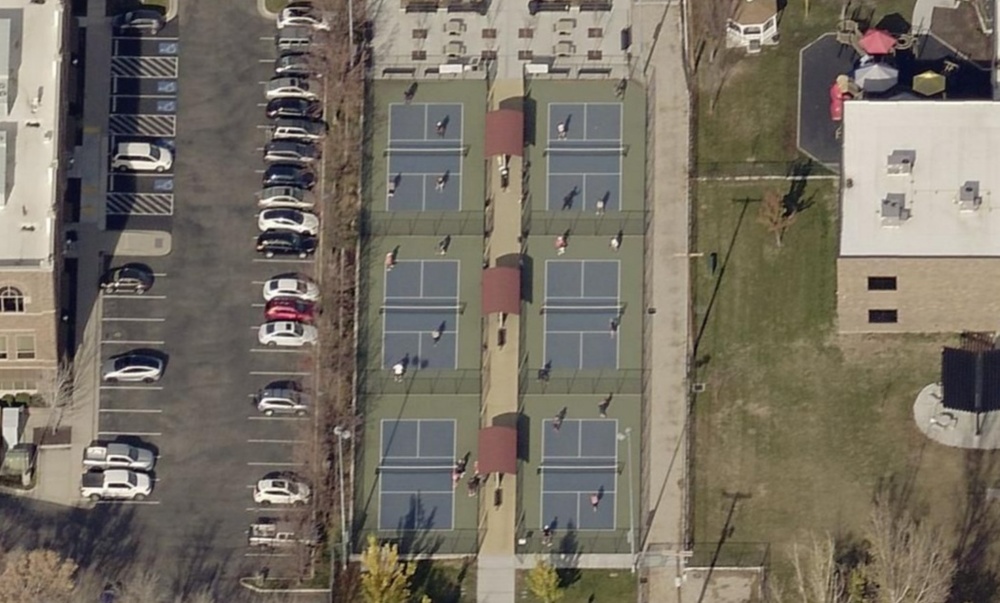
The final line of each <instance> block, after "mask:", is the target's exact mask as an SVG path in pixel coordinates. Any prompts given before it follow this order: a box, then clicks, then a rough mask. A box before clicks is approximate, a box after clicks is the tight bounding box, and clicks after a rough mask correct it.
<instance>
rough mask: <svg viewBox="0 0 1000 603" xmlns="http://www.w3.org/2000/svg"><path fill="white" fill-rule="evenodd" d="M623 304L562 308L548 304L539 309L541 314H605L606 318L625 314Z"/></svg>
mask: <svg viewBox="0 0 1000 603" xmlns="http://www.w3.org/2000/svg"><path fill="white" fill-rule="evenodd" d="M626 305H627V304H624V303H621V304H618V305H617V306H560V305H554V304H546V305H544V306H542V307H541V308H540V309H539V312H538V313H539V314H558V313H563V314H603V315H605V316H608V315H613V316H621V315H622V314H624V313H625V306H626Z"/></svg>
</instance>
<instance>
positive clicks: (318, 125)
mask: <svg viewBox="0 0 1000 603" xmlns="http://www.w3.org/2000/svg"><path fill="white" fill-rule="evenodd" d="M325 135H326V124H325V123H323V122H321V121H312V120H308V119H292V118H278V119H276V120H274V126H273V127H272V128H271V138H272V139H274V140H288V139H292V140H306V141H311V140H319V139H320V138H323V136H325Z"/></svg>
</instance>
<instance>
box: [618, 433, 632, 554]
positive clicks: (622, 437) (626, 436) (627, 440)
mask: <svg viewBox="0 0 1000 603" xmlns="http://www.w3.org/2000/svg"><path fill="white" fill-rule="evenodd" d="M617 438H618V441H619V442H621V441H622V440H625V444H626V445H627V446H628V448H627V450H628V456H627V457H625V464H626V465H628V546H629V553H630V554H631V555H632V563H631V567H632V573H633V574H634V573H635V565H636V563H635V500H634V497H635V493H634V490H635V488H634V487H633V484H632V428H631V427H626V428H625V433H619V434H618V435H617Z"/></svg>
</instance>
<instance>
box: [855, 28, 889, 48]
mask: <svg viewBox="0 0 1000 603" xmlns="http://www.w3.org/2000/svg"><path fill="white" fill-rule="evenodd" d="M860 44H861V48H863V49H864V51H865V52H867V53H868V54H889V53H890V52H892V49H893V48H895V47H896V38H894V37H892V34H890V33H888V32H886V31H882V30H881V29H869V30H868V31H866V32H865V35H863V36H861V42H860Z"/></svg>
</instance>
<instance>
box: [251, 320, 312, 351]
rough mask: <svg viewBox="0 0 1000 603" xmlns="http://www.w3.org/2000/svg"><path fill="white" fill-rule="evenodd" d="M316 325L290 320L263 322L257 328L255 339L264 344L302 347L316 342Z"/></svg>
mask: <svg viewBox="0 0 1000 603" xmlns="http://www.w3.org/2000/svg"><path fill="white" fill-rule="evenodd" d="M316 335H317V333H316V327H314V326H311V325H304V324H302V323H299V322H293V321H291V320H274V321H271V322H265V323H264V324H262V325H260V328H259V329H257V341H259V342H260V343H261V345H266V346H282V347H296V348H299V347H302V346H304V345H306V344H307V343H316Z"/></svg>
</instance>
